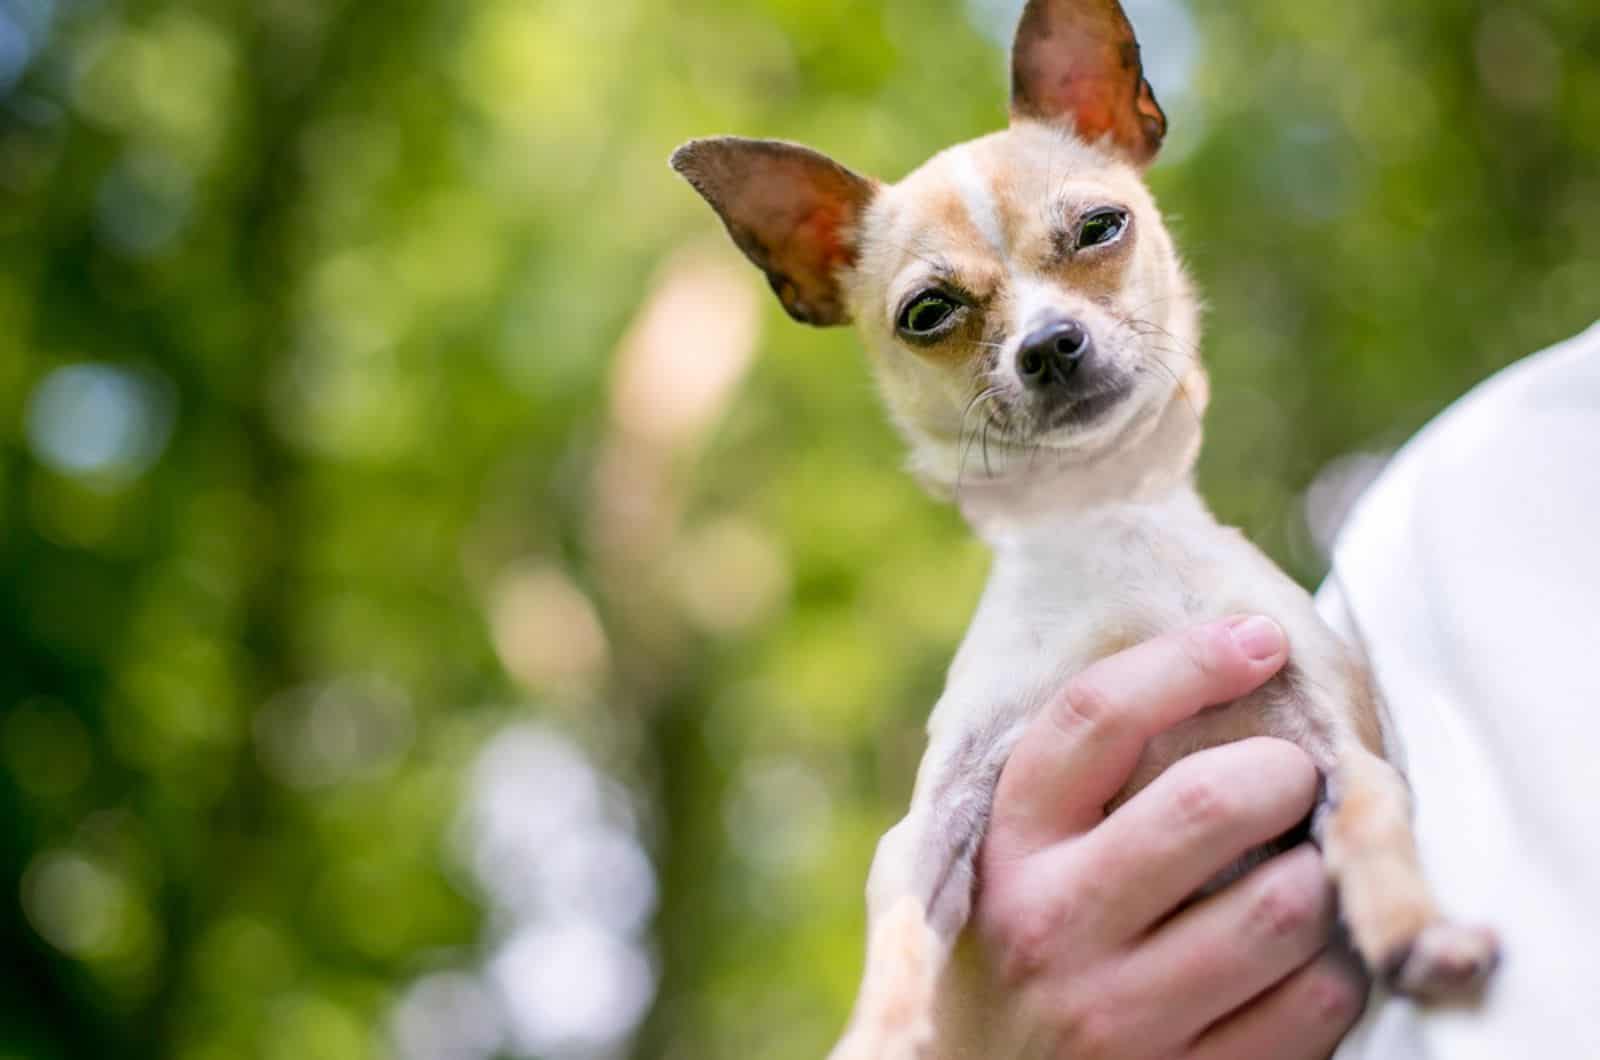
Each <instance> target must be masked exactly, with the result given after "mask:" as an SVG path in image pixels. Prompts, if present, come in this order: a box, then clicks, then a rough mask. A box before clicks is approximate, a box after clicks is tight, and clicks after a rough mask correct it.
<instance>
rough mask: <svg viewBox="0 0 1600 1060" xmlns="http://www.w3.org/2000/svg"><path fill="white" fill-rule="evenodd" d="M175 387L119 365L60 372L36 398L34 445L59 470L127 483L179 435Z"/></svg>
mask: <svg viewBox="0 0 1600 1060" xmlns="http://www.w3.org/2000/svg"><path fill="white" fill-rule="evenodd" d="M172 404H173V402H172V396H171V390H170V387H167V386H165V385H163V383H162V382H158V381H156V380H153V379H151V378H148V377H146V376H143V375H140V374H138V373H135V372H133V371H130V370H129V369H126V368H123V367H120V366H118V365H114V364H104V363H93V362H85V363H80V364H71V365H67V366H66V367H63V368H57V369H56V370H55V371H53V372H51V373H50V374H49V375H47V376H45V377H44V380H43V381H42V382H40V383H39V385H38V386H36V387H35V388H34V390H33V393H32V395H31V396H30V397H29V399H28V411H27V431H28V442H29V444H30V445H31V446H32V447H33V452H34V455H35V456H37V457H38V458H39V459H40V460H41V461H42V462H44V463H45V464H48V465H49V466H51V467H53V468H55V469H56V470H57V471H61V472H65V473H66V474H70V475H83V476H94V477H96V478H98V479H100V480H102V481H108V482H111V483H121V482H125V481H128V480H131V479H133V478H136V477H137V476H138V475H140V474H141V473H143V472H144V471H145V470H146V469H147V468H149V467H150V465H151V464H153V463H155V461H156V459H157V458H158V457H159V456H160V455H161V451H162V449H164V448H165V447H166V444H167V437H168V435H169V434H170V433H171V428H172Z"/></svg>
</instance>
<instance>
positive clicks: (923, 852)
mask: <svg viewBox="0 0 1600 1060" xmlns="http://www.w3.org/2000/svg"><path fill="white" fill-rule="evenodd" d="M1021 731H1022V726H1021V724H1012V725H1007V726H1001V725H999V724H992V725H989V726H986V727H984V728H983V729H982V730H981V731H974V732H969V733H965V734H962V735H961V736H960V737H959V738H956V739H953V740H949V741H939V740H936V741H935V742H934V743H933V744H932V745H931V746H930V747H929V749H928V752H927V754H926V756H925V757H924V759H923V763H922V767H921V769H920V770H919V771H918V779H917V790H916V794H915V795H914V796H913V798H912V805H911V812H910V813H908V814H906V816H905V817H904V819H902V820H901V821H900V823H899V824H897V825H895V826H894V827H893V828H891V829H890V830H889V831H888V832H887V833H885V835H884V837H883V839H882V840H880V841H879V843H878V850H877V853H876V854H875V855H874V856H873V859H872V872H871V875H870V876H869V878H868V881H867V959H866V971H865V973H864V974H863V975H862V980H861V992H860V994H859V995H858V996H857V998H856V1005H855V1011H854V1014H853V1015H852V1016H851V1019H850V1026H849V1027H848V1028H847V1029H846V1032H845V1035H844V1037H843V1038H842V1039H841V1040H840V1042H839V1044H838V1045H837V1046H835V1047H834V1050H833V1052H832V1053H831V1054H830V1060H917V1058H919V1057H921V1056H923V1055H924V1053H925V1052H926V1050H927V1048H928V1046H929V1045H930V1043H931V1042H932V1039H933V998H934V990H935V987H936V985H937V983H938V980H939V975H940V973H941V972H942V971H943V970H944V967H945V964H946V963H947V962H948V960H949V957H950V951H951V949H952V948H953V946H954V945H955V941H956V937H957V936H958V935H960V934H961V930H962V928H964V927H965V926H966V923H967V918H968V916H969V915H970V913H971V911H972V897H973V895H972V891H973V883H974V879H973V866H974V863H975V861H976V858H977V853H978V848H979V846H980V845H981V844H982V842H983V836H984V832H985V831H986V830H987V828H988V824H989V811H990V808H991V806H992V805H993V802H994V791H995V785H996V784H997V783H998V781H999V778H1000V770H1001V767H1002V766H1004V765H1005V760H1006V757H1007V755H1009V754H1010V752H1011V748H1012V746H1013V745H1014V744H1015V743H1016V740H1017V737H1018V736H1019V735H1020V734H1021Z"/></svg>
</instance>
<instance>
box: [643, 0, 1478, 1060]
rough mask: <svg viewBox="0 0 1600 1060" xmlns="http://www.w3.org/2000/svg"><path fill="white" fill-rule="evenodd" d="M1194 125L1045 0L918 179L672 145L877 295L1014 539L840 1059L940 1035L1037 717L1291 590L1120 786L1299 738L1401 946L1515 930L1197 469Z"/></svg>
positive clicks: (872, 317) (822, 274) (912, 387)
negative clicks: (1112, 672) (991, 115)
mask: <svg viewBox="0 0 1600 1060" xmlns="http://www.w3.org/2000/svg"><path fill="white" fill-rule="evenodd" d="M1165 132H1166V117H1165V115H1164V114H1163V113H1162V111H1161V108H1160V106H1159V105H1158V104H1157V103H1156V99H1155V95H1154V93H1153V92H1152V90H1151V88H1150V84H1149V82H1147V81H1146V80H1145V78H1144V75H1143V69H1142V66H1141V64H1140V60H1139V46H1138V44H1137V42H1136V41H1135V39H1134V34H1133V28H1132V26H1131V25H1130V24H1129V22H1128V20H1127V17H1126V16H1125V14H1124V13H1123V11H1122V8H1121V7H1120V5H1119V4H1118V3H1117V0H1029V2H1028V4H1027V6H1026V9H1025V10H1024V12H1023V14H1022V20H1021V23H1020V25H1019V27H1018V30H1017V35H1016V40H1015V43H1014V45H1013V47H1012V96H1011V122H1010V126H1009V128H1007V129H1006V130H1004V131H1002V132H997V133H994V134H991V135H989V136H985V137H982V138H980V139H977V140H973V141H971V142H969V143H964V144H960V145H958V146H956V147H952V148H949V149H948V150H945V151H943V152H941V153H939V154H938V155H935V156H934V157H933V158H932V159H930V160H929V161H928V162H927V163H925V164H924V165H923V166H922V167H921V168H919V169H917V170H916V171H915V172H913V173H912V174H911V175H910V176H908V177H906V178H905V179H904V180H902V181H900V182H899V183H897V184H883V183H879V182H877V181H874V180H871V179H868V178H866V177H862V176H859V175H857V174H856V173H854V172H852V171H851V170H849V169H847V168H845V167H844V166H841V165H839V164H838V163H836V162H834V161H832V160H831V159H829V158H827V157H825V156H823V155H820V154H817V153H816V152H814V151H811V150H809V149H807V148H804V147H800V146H797V145H794V144H789V143H782V142H775V141H766V140H747V139H739V138H733V137H719V138H712V139H704V140H696V141H693V142H691V143H688V144H685V145H684V146H683V147H681V148H679V150H678V151H677V152H676V153H675V154H674V155H673V157H672V165H673V168H674V169H676V170H677V171H678V172H679V173H680V174H682V175H683V176H684V177H685V178H687V180H688V181H689V183H690V184H692V185H693V186H694V188H695V190H697V191H698V192H699V193H700V194H701V195H702V196H704V197H705V199H706V200H707V201H708V202H709V203H710V204H711V206H712V207H713V208H714V209H715V210H716V211H717V213H718V214H719V215H720V217H721V218H722V221H723V222H724V224H725V225H726V227H727V229H728V232H729V234H730V235H731V236H732V237H733V241H734V242H735V243H736V244H737V245H738V246H739V248H740V249H741V250H742V251H744V253H745V254H746V255H747V256H748V257H749V258H750V260H751V261H752V262H754V263H755V264H756V265H757V266H759V267H760V268H761V269H762V270H763V271H764V272H765V273H766V275H767V278H768V280H769V281H770V282H771V284H772V287H773V289H774V291H775V292H776V293H777V295H778V298H779V299H780V300H781V301H782V302H783V305H784V308H786V309H787V310H788V312H789V314H790V315H791V316H793V317H794V318H795V319H796V320H799V321H801V322H803V323H807V324H814V325H829V324H841V323H844V322H846V321H848V320H854V322H855V323H856V324H857V325H858V327H859V330H860V332H861V335H862V337H863V339H864V341H865V344H866V346H867V348H868V350H869V351H870V355H871V358H872V361H873V366H874V369H875V372H876V375H877V377H878V380H879V382H880V384H881V389H882V391H883V394H884V397H885V399H886V401H887V403H888V406H889V408H890V410H891V412H892V415H893V417H894V419H895V421H896V422H897V423H898V425H899V427H900V429H901V430H902V432H903V433H904V435H905V437H906V438H907V440H908V441H909V444H910V448H911V452H912V458H911V462H912V465H913V468H914V470H915V471H916V473H917V474H918V475H920V476H921V477H922V478H923V479H924V480H925V481H927V482H928V483H930V484H931V485H932V486H933V487H934V488H935V490H936V491H939V492H943V493H945V494H948V495H953V496H954V498H955V500H956V502H957V503H958V504H959V506H960V508H961V510H962V513H963V514H964V516H965V517H966V518H967V520H968V522H969V523H970V524H971V525H972V526H973V528H974V529H975V530H976V532H977V533H978V534H980V535H981V536H982V537H983V538H984V540H985V541H986V543H987V544H989V545H990V546H991V548H992V550H993V552H994V561H993V567H992V570H991V573H990V576H989V582H988V585H987V587H986V589H985V591H984V594H983V598H982V601H981V602H980V604H979V607H978V612H977V615H976V617H975V619H974V621H973V624H972V627H971V629H970V630H969V631H968V633H967V636H966V638H965V640H964V641H963V643H962V645H961V648H960V650H959V652H958V653H957V656H956V659H955V661H954V663H953V664H952V666H951V668H950V673H949V677H948V681H947V684H946V688H945V691H944V694H943V696H942V697H941V698H940V700H939V702H938V704H937V706H936V707H935V708H934V711H933V714H932V717H931V719H930V721H929V726H928V730H929V746H928V750H927V752H926V754H925V756H924V757H923V760H922V764H921V768H920V769H919V771H918V774H917V782H916V788H915V793H914V794H913V797H912V804H911V809H910V812H909V813H908V814H907V815H906V817H905V818H904V819H903V820H902V821H901V822H900V823H899V824H897V825H896V826H895V827H894V828H893V829H892V830H890V831H889V832H888V834H886V835H885V836H884V838H883V840H882V842H881V843H880V845H879V847H878V851H877V854H876V856H875V858H874V860H873V865H872V871H871V875H870V878H869V882H868V886H867V905H868V941H867V964H866V972H865V975H864V978H863V983H862V989H861V993H860V996H859V998H858V1000H857V1003H856V1008H855V1013H854V1015H853V1016H852V1019H851V1023H850V1027H849V1028H848V1030H847V1032H846V1034H845V1037H844V1039H843V1040H842V1041H841V1043H840V1045H839V1046H838V1047H837V1049H836V1050H835V1053H834V1055H835V1057H838V1058H845V1057H848V1058H850V1060H858V1058H859V1060H866V1058H873V1060H886V1058H896V1060H898V1058H902V1057H905V1058H910V1057H916V1056H919V1055H922V1053H923V1051H924V1049H925V1047H926V1046H927V1045H928V1044H929V1042H930V1039H931V1035H932V1033H933V1032H932V1027H933V1021H932V1014H933V1013H932V1006H933V997H934V990H935V984H936V982H937V979H938V976H939V974H940V972H941V970H942V969H943V967H944V965H945V964H946V962H947V960H948V958H949V956H950V953H951V949H952V947H953V944H954V942H955V940H956V937H957V936H958V935H959V934H960V932H961V930H962V927H963V925H964V924H965V923H966V921H967V918H968V915H969V912H970V910H971V904H972V900H973V885H974V878H973V865H974V858H975V855H976V852H977V850H978V848H979V845H980V843H981V841H982V839H983V834H984V830H985V828H986V826H987V823H988V819H989V811H990V806H991V802H992V799H993V795H994V790H995V786H996V783H997V781H998V779H999V776H1000V771H1001V767H1002V766H1003V765H1004V764H1005V761H1006V757H1007V755H1008V754H1009V753H1010V750H1011V748H1012V746H1013V744H1014V743H1015V741H1016V739H1017V738H1018V736H1019V735H1020V734H1021V732H1022V730H1023V729H1024V727H1025V726H1026V724H1027V723H1028V721H1029V720H1030V718H1031V717H1032V716H1033V715H1034V714H1035V713H1036V712H1037V711H1038V710H1040V709H1041V708H1042V707H1043V706H1044V704H1045V703H1046V702H1047V701H1048V700H1049V699H1050V698H1051V697H1052V696H1053V695H1056V694H1058V692H1059V689H1061V687H1062V686H1063V683H1064V682H1065V681H1066V680H1067V679H1068V678H1070V677H1071V675H1073V674H1074V673H1076V672H1077V671H1080V670H1082V669H1083V668H1084V667H1086V666H1087V665H1089V664H1090V663H1092V662H1094V661H1095V660H1097V659H1099V658H1102V657H1104V656H1106V655H1109V654H1111V653H1113V652H1115V651H1118V650H1120V649H1121V648H1123V647H1126V646H1128V645H1130V644H1132V643H1135V642H1137V641H1139V640H1142V639H1144V638H1146V637H1149V636H1152V635H1155V634H1158V633H1161V632H1164V631H1168V630H1172V629H1175V628H1178V627H1181V626H1184V625H1187V624H1190V623H1194V622H1198V621H1202V620H1209V619H1215V618H1218V617H1220V616H1223V615H1227V614H1230V613H1235V612H1259V613H1265V614H1268V615H1271V616H1273V617H1274V618H1276V619H1277V620H1278V622H1279V623H1280V624H1281V625H1282V626H1283V628H1284V630H1285V631H1286V632H1287V634H1288V637H1289V641H1290V644H1291V649H1292V650H1291V658H1290V662H1289V663H1288V665H1287V666H1286V667H1285V668H1284V669H1283V671H1282V672H1280V673H1279V674H1278V675H1277V676H1276V677H1275V678H1273V679H1272V680H1271V681H1269V682H1268V683H1267V684H1266V685H1264V686H1263V687H1262V688H1261V689H1259V690H1257V691H1256V692H1255V693H1252V694H1251V695H1248V696H1246V697H1244V698H1243V699H1240V700H1238V701H1236V702H1234V703H1231V704H1227V705H1224V706H1221V707H1216V708H1212V709H1211V710H1209V711H1206V712H1204V713H1202V714H1199V715H1197V716H1195V717H1194V718H1192V719H1190V720H1188V721H1186V722H1184V723H1182V724H1180V725H1179V726H1177V727H1176V728H1174V729H1171V730H1169V731H1168V732H1166V733H1164V734H1162V735H1161V736H1159V737H1157V738H1156V739H1155V740H1154V741H1152V742H1151V743H1150V744H1149V745H1148V747H1147V748H1146V750H1145V752H1144V755H1143V757H1142V758H1141V760H1140V762H1139V765H1138V767H1137V768H1136V771H1135V773H1134V776H1133V777H1132V779H1131V780H1130V781H1129V783H1128V785H1127V787H1126V788H1125V789H1124V790H1123V791H1122V792H1121V793H1120V794H1119V795H1118V796H1117V798H1116V799H1115V800H1113V802H1112V804H1111V806H1112V807H1114V806H1115V805H1117V804H1118V803H1120V802H1122V801H1124V800H1125V799H1126V798H1128V797H1129V796H1131V795H1132V794H1133V793H1134V792H1136V791H1137V790H1138V789H1139V788H1141V787H1143V786H1144V785H1145V784H1147V783H1149V782H1150V780H1152V779H1153V778H1154V777H1155V776H1156V775H1157V774H1159V773H1160V772H1161V770H1162V769H1164V768H1166V767H1167V766H1168V765H1170V764H1171V763H1172V762H1173V761H1175V760H1177V759H1178V758H1180V757H1182V756H1183V755H1186V754H1190V753H1192V752H1194V751H1197V750H1200V749H1202V748H1206V747H1211V746H1215V745H1217V744H1219V743H1223V742H1226V741H1231V740H1238V739H1241V738H1244V737H1246V736H1251V735H1268V736H1276V737H1280V738H1283V739H1287V740H1291V741H1293V742H1294V743H1296V744H1298V745H1299V746H1300V747H1302V748H1303V749H1304V750H1305V751H1306V752H1307V753H1308V754H1309V755H1310V756H1311V758H1312V759H1313V760H1314V761H1315V762H1316V763H1317V766H1318V768H1319V770H1320V771H1321V773H1322V776H1323V779H1324V783H1323V787H1322V791H1323V793H1322V796H1321V802H1320V805H1319V808H1318V810H1317V811H1316V813H1315V814H1314V815H1313V819H1312V834H1313V836H1314V838H1315V839H1316V841H1317V842H1318V843H1319V845H1320V846H1321V848H1322V852H1323V856H1324V860H1325V863H1326V865H1327V868H1328V871H1329V873H1330V874H1331V875H1332V878H1333V880H1334V882H1335V883H1336V884H1337V887H1338V893H1339V897H1340V907H1341V915H1342V917H1343V919H1344V922H1345V925H1346V927H1347V929H1348V933H1349V936H1350V938H1351V940H1352V942H1353V944H1354V946H1355V948H1356V950H1357V951H1358V952H1359V954H1360V956H1361V958H1362V959H1363V961H1364V962H1365V963H1366V965H1367V967H1368V968H1369V969H1370V970H1371V971H1372V973H1373V974H1374V975H1375V976H1377V977H1379V978H1381V979H1383V980H1384V981H1386V982H1387V983H1388V984H1389V985H1390V986H1391V988H1393V989H1394V990H1396V991H1398V992H1400V993H1403V994H1408V995H1411V996H1413V997H1417V998H1421V999H1453V998H1458V997H1462V996H1466V995H1469V994H1470V993H1472V992H1475V991H1476V990H1477V989H1478V988H1479V987H1480V986H1481V984H1482V982H1483V980H1484V979H1485V977H1487V975H1488V974H1489V972H1490V970H1491V968H1492V967H1493V965H1494V964H1495V961H1496V954H1497V943H1496V941H1495V937H1494V936H1493V934H1491V933H1490V932H1489V931H1488V930H1486V929H1483V928H1478V927H1469V926H1463V925H1460V924H1457V923H1454V922H1452V921H1450V920H1447V919H1446V918H1445V917H1444V916H1443V915H1442V914H1441V913H1440V911H1439V909H1438V908H1437V906H1436V905H1435V902H1434V900H1433V898H1432V897H1431V895H1430V893H1429V890H1428V887H1427V885H1426V883H1425V882H1424V880H1423V876H1422V872H1421V869H1420V866H1419V864H1418V859H1417V852H1416V846H1415V843H1414V841H1413V838H1412V834H1411V826H1410V807H1409V793H1408V789H1407V786H1406V784H1405V781H1404V780H1403V779H1402V777H1401V776H1400V774H1399V773H1398V772H1397V771H1396V769H1395V768H1394V767H1393V766H1391V765H1390V764H1389V763H1388V762H1387V761H1386V760H1385V758H1384V749H1383V737H1382V734H1381V726H1380V714H1381V710H1382V708H1381V705H1380V703H1379V701H1378V697H1377V692H1376V689H1375V688H1374V685H1373V682H1372V680H1371V677H1370V676H1369V674H1368V672H1367V669H1366V666H1365V663H1364V661H1363V659H1362V657H1361V656H1360V655H1359V654H1358V653H1357V652H1356V651H1355V650H1354V649H1353V648H1352V647H1351V646H1350V645H1348V644H1346V643H1345V642H1344V641H1343V640H1341V639H1340V638H1339V637H1338V636H1337V635H1336V634H1335V633H1333V632H1332V631H1331V630H1330V629H1329V628H1328V627H1327V626H1325V625H1324V624H1323V623H1322V621H1321V620H1320V619H1319V617H1318V615H1317V613H1316V611H1315V610H1314V609H1313V605H1312V601H1311V599H1310V597H1309V596H1308V595H1307V594H1306V593H1305V591H1304V590H1303V589H1301V588H1300V586H1299V585H1297V584H1296V583H1295V582H1293V581H1292V580H1291V579H1290V578H1289V577H1288V576H1287V575H1285V574H1284V573H1282V572H1281V571H1280V570H1278V568H1277V567H1275V566H1274V565H1273V564H1272V562H1271V561H1270V560H1269V559H1267V558H1266V556H1265V555H1263V554H1262V553H1261V552H1260V551H1258V550H1257V549H1256V548H1255V547H1253V546H1252V545H1251V544H1250V543H1249V542H1247V541H1246V540H1245V539H1244V538H1243V537H1242V536H1241V535H1240V534H1239V533H1238V531H1236V530H1233V529H1230V528H1227V527H1223V526H1221V525H1219V524H1218V523H1217V522H1216V520H1215V519H1214V518H1213V516H1212V515H1211V513H1210V512H1209V511H1208V510H1207V508H1206V506H1205V504H1204V503H1203V502H1202V501H1201V499H1200V498H1199V496H1198V495H1197V493H1196V491H1195V488H1194V484H1193V469H1194V464H1195V459H1196V455H1197V453H1198V449H1199V443H1200V410H1201V409H1203V407H1204V405H1205V402H1206V398H1207V394H1208V390H1207V382H1206V376H1205V373H1204V370H1203V368H1202V366H1201V364H1200V363H1199V360H1198V357H1197V354H1196V351H1197V342H1198V316H1199V312H1198V306H1197V302H1196V299H1195V296H1194V294H1193V292H1192V290H1191V287H1190V283H1189V280H1188V278H1187V277H1186V275H1185V273H1184V270H1183V267H1182V265H1181V264H1180V262H1179V260H1178V256H1177V254H1176V252H1175V250H1174V248H1173V243H1172V239H1171V238H1170V237H1169V235H1168V233H1167V231H1166V229H1165V228H1164V227H1163V225H1162V220H1161V215H1160V213H1159V212H1158V211H1157V209H1156V205H1155V202H1154V201H1153V200H1152V198H1151V196H1150V193H1149V191H1148V190H1147V189H1146V187H1145V184H1144V182H1143V180H1142V179H1141V173H1142V171H1143V169H1144V167H1145V166H1147V165H1148V164H1149V163H1150V161H1151V160H1152V159H1153V158H1154V157H1155V155H1156V152H1157V150H1158V149H1159V148H1160V146H1161V141H1162V137H1163V136H1164V134H1165ZM974 414H977V415H978V416H979V417H980V418H981V428H974V429H973V430H970V431H969V430H968V427H969V423H970V422H971V420H972V417H973V416H974ZM976 434H981V443H980V442H975V441H974V439H973V437H972V436H973V435H976ZM975 446H978V447H980V448H981V455H982V460H981V461H977V460H975V458H974V455H973V453H972V449H973V448H974V447H975ZM969 463H973V464H975V465H981V466H973V467H968V466H967V465H968V464H969ZM1110 808H1111V807H1108V809H1110Z"/></svg>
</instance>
